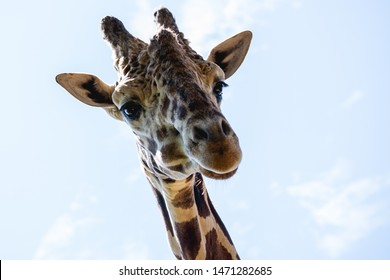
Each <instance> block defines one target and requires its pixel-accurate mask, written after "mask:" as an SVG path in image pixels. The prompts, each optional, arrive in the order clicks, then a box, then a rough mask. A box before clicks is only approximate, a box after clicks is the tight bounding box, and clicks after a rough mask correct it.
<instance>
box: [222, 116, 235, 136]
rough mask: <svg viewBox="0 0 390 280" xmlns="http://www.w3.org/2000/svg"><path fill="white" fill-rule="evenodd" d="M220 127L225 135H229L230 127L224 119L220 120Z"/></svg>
mask: <svg viewBox="0 0 390 280" xmlns="http://www.w3.org/2000/svg"><path fill="white" fill-rule="evenodd" d="M221 127H222V131H223V133H224V134H225V136H229V135H230V134H231V132H232V128H231V127H230V125H229V124H228V122H227V121H226V120H222V123H221Z"/></svg>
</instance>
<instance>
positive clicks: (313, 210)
mask: <svg viewBox="0 0 390 280" xmlns="http://www.w3.org/2000/svg"><path fill="white" fill-rule="evenodd" d="M349 171H350V165H349V164H348V163H347V162H346V161H339V162H338V163H337V164H336V165H335V166H334V167H333V168H332V169H331V170H330V171H328V172H326V173H324V174H322V175H321V176H319V178H318V179H315V180H312V181H308V182H302V183H297V184H293V185H290V186H288V187H287V189H286V193H287V194H288V195H289V196H291V197H293V198H294V199H296V200H297V201H298V203H299V204H300V205H301V206H302V207H304V208H305V209H307V210H308V213H309V215H310V219H311V221H312V222H313V227H314V229H315V232H316V234H317V238H318V244H319V247H320V248H321V249H322V250H324V251H325V252H326V253H327V254H328V255H329V256H331V257H339V256H341V255H342V254H343V253H344V252H346V251H347V250H348V249H349V248H350V247H351V246H352V245H353V244H354V243H356V242H357V241H359V240H361V239H362V238H365V237H366V236H367V235H369V234H370V233H372V232H373V231H374V230H375V229H377V228H378V227H379V226H381V225H382V224H383V223H385V222H388V221H386V215H387V214H386V212H387V211H389V210H390V209H385V208H389V207H388V206H386V205H385V204H384V203H382V204H381V203H380V202H379V201H380V198H381V195H382V194H384V191H385V189H386V188H389V186H390V184H389V181H388V180H386V178H381V177H378V178H377V177H368V178H361V179H356V180H352V181H350V182H345V181H346V178H347V177H348V173H349ZM278 189H279V190H280V188H278Z"/></svg>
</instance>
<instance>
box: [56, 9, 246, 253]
mask: <svg viewBox="0 0 390 280" xmlns="http://www.w3.org/2000/svg"><path fill="white" fill-rule="evenodd" d="M154 16H155V21H156V23H157V27H158V31H157V33H156V35H155V36H154V37H153V38H152V39H151V41H150V43H149V44H146V43H145V42H143V41H141V40H139V39H137V38H136V37H134V36H133V35H131V34H130V33H129V32H128V31H127V30H126V29H125V27H124V26H123V24H122V22H120V21H119V20H118V19H116V18H114V17H105V18H104V19H103V20H102V23H101V27H102V32H103V37H104V39H105V40H106V41H107V42H108V43H109V44H110V46H111V48H112V50H113V58H114V66H115V69H116V70H117V72H118V75H119V78H118V81H117V82H116V83H115V84H114V85H107V84H105V83H104V82H102V81H101V80H100V79H99V78H97V77H96V76H93V75H89V74H72V73H66V74H60V75H58V76H57V78H56V79H57V82H58V83H60V84H61V85H62V86H63V87H64V88H65V89H66V90H68V91H69V92H70V93H71V94H72V95H73V96H75V97H76V98H77V99H79V100H80V101H82V102H84V103H86V104H88V105H92V106H97V107H102V108H104V109H105V110H106V111H107V112H108V113H109V114H110V115H111V116H113V117H114V118H116V119H119V120H122V121H125V122H127V123H128V125H129V126H130V127H131V129H132V131H133V133H134V135H135V137H136V140H137V141H136V143H137V147H138V153H139V156H140V161H141V164H142V166H143V169H144V172H145V174H146V177H147V179H148V181H149V183H150V184H151V186H152V187H153V192H154V194H155V196H156V199H157V202H158V204H159V207H160V209H161V213H162V215H163V218H164V221H165V225H166V231H167V235H168V240H169V243H170V246H171V249H172V251H173V253H174V255H175V256H176V257H177V258H178V259H238V258H239V257H238V254H237V252H236V249H235V247H234V245H233V242H232V240H231V238H230V236H229V234H228V231H227V230H226V228H225V226H224V224H223V222H222V220H221V219H220V217H219V216H218V214H217V212H216V210H215V208H214V206H213V204H212V203H211V200H210V198H209V195H208V193H207V190H206V186H205V184H204V180H203V177H202V175H205V176H208V177H211V178H215V179H226V178H229V177H231V176H232V175H233V174H234V173H235V172H236V171H237V168H238V165H239V163H240V161H241V149H240V146H239V141H238V137H237V136H236V134H235V133H234V131H233V129H232V128H231V126H230V124H229V122H228V121H227V120H226V118H225V117H224V115H223V114H222V112H221V108H220V105H221V95H222V88H223V86H225V85H226V84H225V83H224V80H225V78H227V77H229V76H230V75H232V74H233V73H234V72H235V71H236V69H237V68H238V67H239V66H240V64H241V62H242V61H243V59H244V57H245V55H246V52H247V50H248V48H249V43H250V39H251V33H250V32H249V31H246V32H243V33H240V34H238V35H236V36H235V37H232V38H231V39H229V40H226V41H225V42H223V43H221V44H220V45H218V46H217V47H216V48H214V49H213V50H212V51H211V53H210V56H209V58H208V59H207V60H204V59H203V58H202V57H201V56H200V55H198V54H197V53H196V52H195V51H194V50H193V49H192V48H191V47H190V45H189V42H188V40H186V39H185V38H184V35H183V33H181V32H180V31H179V29H178V27H177V25H176V22H175V19H174V18H173V16H172V14H171V13H170V11H169V10H167V9H166V8H161V9H159V10H158V11H156V12H155V14H154Z"/></svg>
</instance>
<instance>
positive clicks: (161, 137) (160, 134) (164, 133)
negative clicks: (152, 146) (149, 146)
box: [156, 126, 168, 142]
mask: <svg viewBox="0 0 390 280" xmlns="http://www.w3.org/2000/svg"><path fill="white" fill-rule="evenodd" d="M156 135H157V140H158V141H159V142H162V141H163V140H164V139H165V138H166V137H167V136H168V130H167V128H166V127H165V126H163V127H161V128H160V129H158V130H157V132H156Z"/></svg>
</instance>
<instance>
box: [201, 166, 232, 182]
mask: <svg viewBox="0 0 390 280" xmlns="http://www.w3.org/2000/svg"><path fill="white" fill-rule="evenodd" d="M237 170H238V167H237V168H236V169H234V170H232V171H229V172H226V173H216V172H213V171H211V170H208V169H205V168H203V167H200V173H202V174H203V175H204V176H206V177H208V178H211V179H216V180H226V179H229V178H230V177H232V176H233V175H234V174H236V172H237Z"/></svg>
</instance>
